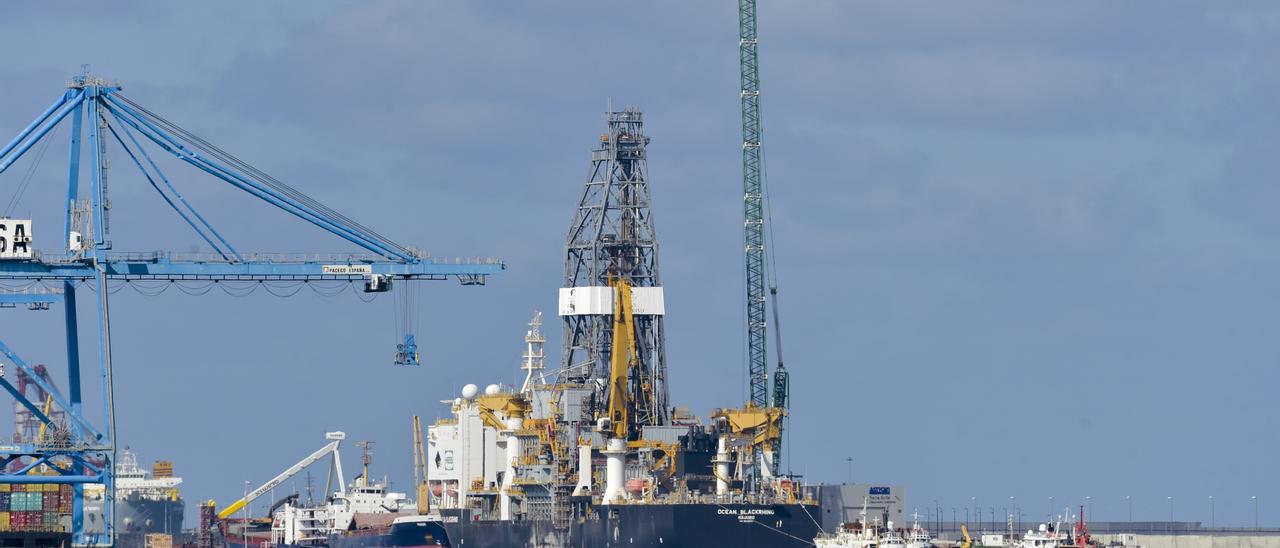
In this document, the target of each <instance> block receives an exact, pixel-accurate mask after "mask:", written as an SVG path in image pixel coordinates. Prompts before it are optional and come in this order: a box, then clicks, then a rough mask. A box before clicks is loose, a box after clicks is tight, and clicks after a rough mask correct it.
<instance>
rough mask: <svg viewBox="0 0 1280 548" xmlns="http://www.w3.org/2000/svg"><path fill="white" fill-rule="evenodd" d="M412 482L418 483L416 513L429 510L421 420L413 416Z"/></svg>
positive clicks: (428, 511)
mask: <svg viewBox="0 0 1280 548" xmlns="http://www.w3.org/2000/svg"><path fill="white" fill-rule="evenodd" d="M413 482H414V483H415V484H417V485H418V514H419V515H422V514H427V513H430V512H431V498H430V497H431V489H430V487H428V485H427V454H426V453H425V452H423V450H422V421H421V420H419V419H418V416H417V415H414V416H413Z"/></svg>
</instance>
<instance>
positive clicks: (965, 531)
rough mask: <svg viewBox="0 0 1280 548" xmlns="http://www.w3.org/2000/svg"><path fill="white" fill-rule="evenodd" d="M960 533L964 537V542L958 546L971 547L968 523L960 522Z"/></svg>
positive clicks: (961, 547) (971, 540)
mask: <svg viewBox="0 0 1280 548" xmlns="http://www.w3.org/2000/svg"><path fill="white" fill-rule="evenodd" d="M960 535H961V536H963V537H964V542H961V543H960V548H973V537H971V536H969V527H968V525H966V524H964V523H961V524H960Z"/></svg>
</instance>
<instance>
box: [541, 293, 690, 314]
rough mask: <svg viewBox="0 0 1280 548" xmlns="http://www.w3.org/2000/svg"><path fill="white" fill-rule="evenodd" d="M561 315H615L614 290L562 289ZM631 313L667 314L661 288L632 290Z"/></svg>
mask: <svg viewBox="0 0 1280 548" xmlns="http://www.w3.org/2000/svg"><path fill="white" fill-rule="evenodd" d="M559 308H560V315H561V316H583V315H589V314H613V288H611V287H608V286H590V287H562V288H560V307H559ZM631 313H632V314H634V315H637V316H662V315H665V314H666V313H667V307H666V301H665V300H664V298H663V294H662V288H661V287H633V288H631Z"/></svg>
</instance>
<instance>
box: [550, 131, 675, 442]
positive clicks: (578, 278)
mask: <svg viewBox="0 0 1280 548" xmlns="http://www.w3.org/2000/svg"><path fill="white" fill-rule="evenodd" d="M606 118H607V128H606V132H605V133H604V134H602V135H601V136H600V144H599V146H598V147H597V148H596V149H595V150H593V151H592V152H591V169H590V170H589V173H588V175H587V179H586V184H585V186H584V187H583V190H582V196H581V199H579V200H578V207H577V209H576V210H575V211H574V215H573V222H572V223H571V224H570V226H569V234H568V237H567V238H566V241H565V270H564V286H563V288H562V289H561V290H560V315H561V316H562V317H563V320H564V337H563V344H564V349H563V353H562V356H563V363H562V369H561V373H560V376H561V379H562V380H567V381H577V382H582V381H596V380H600V381H603V380H605V379H607V378H608V376H609V364H610V348H611V343H612V340H613V336H612V335H613V333H612V330H613V292H612V288H610V287H609V277H610V276H615V277H618V278H620V279H623V280H626V281H627V282H628V283H629V285H630V286H631V287H632V288H633V289H632V301H633V306H632V309H633V314H634V323H635V333H634V340H635V355H634V356H633V359H632V367H631V368H630V373H629V383H628V385H629V397H628V400H629V402H630V403H631V406H630V407H631V408H632V409H631V423H632V424H630V425H628V426H629V427H630V428H631V430H632V432H633V433H634V432H635V431H636V430H638V429H639V427H641V426H645V425H662V424H667V423H668V422H669V418H670V410H669V409H670V407H669V404H668V394H667V359H666V341H665V336H664V334H663V314H664V309H663V299H662V284H661V278H660V276H659V272H658V240H657V236H656V235H655V232H654V228H653V211H652V203H651V198H650V192H649V170H648V164H647V160H646V153H645V148H646V146H647V145H648V144H649V138H648V137H646V136H645V134H644V120H643V116H642V114H641V112H640V111H639V110H636V109H634V108H628V109H625V110H622V111H619V112H609V113H608V114H607V117H606ZM598 386H601V387H603V386H604V383H603V382H600V383H598ZM606 399H607V391H603V390H600V391H598V397H597V402H596V405H597V408H598V409H603V408H605V406H607V403H608V402H607V401H605V400H606Z"/></svg>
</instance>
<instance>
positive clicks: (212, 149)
mask: <svg viewBox="0 0 1280 548" xmlns="http://www.w3.org/2000/svg"><path fill="white" fill-rule="evenodd" d="M114 96H115V97H118V98H119V99H120V100H121V101H123V102H125V103H126V104H128V105H129V106H130V107H132V108H134V109H137V110H138V111H139V112H141V113H142V114H143V115H145V116H146V117H147V118H148V119H149V120H150V121H152V122H155V123H156V124H157V125H160V126H162V127H164V128H166V129H169V130H170V131H173V132H174V133H177V134H178V135H180V136H182V137H184V138H185V139H186V140H187V141H189V142H190V143H191V144H192V145H193V146H194V147H196V148H198V149H200V150H201V151H203V152H206V153H208V154H209V155H210V156H212V157H214V158H217V159H220V160H222V161H224V162H227V163H229V164H231V165H233V166H235V167H238V168H240V169H243V170H244V171H246V172H248V173H249V174H251V175H253V176H255V177H256V178H258V179H259V180H260V181H261V182H262V183H263V184H265V185H267V186H269V187H271V188H272V189H273V190H276V191H278V192H280V193H282V194H284V195H286V196H288V197H290V198H293V199H294V200H296V201H298V202H300V203H302V204H304V205H306V206H308V207H310V208H312V209H315V210H317V211H319V212H321V213H324V214H325V215H327V216H329V217H331V218H333V219H336V220H338V221H341V222H342V223H345V224H347V225H348V226H350V227H351V228H354V229H356V230H357V231H358V232H360V233H362V235H363V236H365V237H369V238H371V239H374V240H377V241H378V242H380V243H382V244H385V245H387V246H388V247H391V248H393V249H395V250H396V251H399V252H401V253H404V254H406V255H413V253H412V251H411V250H410V249H408V248H406V247H404V246H402V245H400V244H397V243H395V242H394V241H392V240H391V239H389V238H387V237H386V236H383V235H382V234H379V233H378V232H376V231H374V230H373V229H371V228H369V227H367V226H364V225H362V224H360V223H358V222H356V221H354V220H352V219H351V218H349V217H347V216H345V215H343V214H341V213H338V212H337V211H335V210H333V209H332V208H330V207H329V206H326V205H324V204H323V203H321V202H320V201H318V200H316V199H315V198H312V197H310V196H308V195H306V194H304V193H302V192H301V191H299V190H297V189H295V188H293V187H291V186H289V185H287V184H285V183H284V182H283V181H280V180H279V179H276V178H275V177H272V176H271V175H268V174H267V173H266V172H263V171H262V170H260V169H258V168H256V167H254V166H252V165H250V164H249V163H247V162H245V161H244V160H241V159H240V158H238V157H236V156H235V155H233V154H231V153H229V152H226V151H225V150H222V149H221V148H218V147H217V146H215V145H214V144H213V143H210V142H208V141H206V140H204V139H203V138H201V137H200V136H198V135H196V134H194V133H191V132H190V131H187V130H186V129H183V128H182V127H181V126H178V125H177V124H175V123H173V122H170V121H169V120H166V119H165V118H164V117H162V116H160V115H158V114H156V113H154V112H151V111H150V110H147V109H146V107H143V106H142V105H139V104H137V103H135V102H133V101H132V100H130V99H129V98H128V97H125V96H124V95H123V94H120V93H116V94H114Z"/></svg>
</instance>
